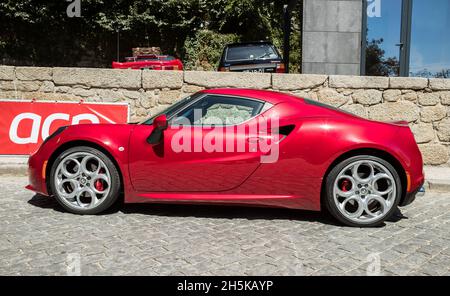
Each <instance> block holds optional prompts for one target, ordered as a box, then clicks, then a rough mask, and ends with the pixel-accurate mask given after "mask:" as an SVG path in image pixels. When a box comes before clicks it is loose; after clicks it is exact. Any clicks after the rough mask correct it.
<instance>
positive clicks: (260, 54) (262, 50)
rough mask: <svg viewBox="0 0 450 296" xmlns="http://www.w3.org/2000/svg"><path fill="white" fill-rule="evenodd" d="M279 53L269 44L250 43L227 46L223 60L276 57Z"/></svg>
mask: <svg viewBox="0 0 450 296" xmlns="http://www.w3.org/2000/svg"><path fill="white" fill-rule="evenodd" d="M278 58H279V55H278V53H277V52H276V50H275V48H274V47H273V46H272V45H270V44H250V45H243V46H231V47H228V49H227V53H226V58H225V60H226V61H228V62H230V61H245V60H259V59H278Z"/></svg>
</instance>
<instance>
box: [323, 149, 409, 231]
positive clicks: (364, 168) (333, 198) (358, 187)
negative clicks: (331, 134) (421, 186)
mask: <svg viewBox="0 0 450 296" xmlns="http://www.w3.org/2000/svg"><path fill="white" fill-rule="evenodd" d="M401 192H402V188H401V182H400V177H399V175H398V173H397V171H396V170H395V169H394V167H393V166H392V165H391V164H390V163H388V162H387V161H385V160H383V159H381V158H378V157H375V156H370V155H360V156H355V157H351V158H348V159H346V160H344V161H342V162H341V163H339V164H338V165H336V166H335V167H334V168H333V169H332V170H331V172H330V173H329V174H328V176H327V179H326V192H325V200H324V202H325V206H326V208H327V209H328V211H329V212H330V213H331V214H332V215H333V216H334V217H335V218H336V219H338V220H339V221H340V222H342V223H344V224H346V225H349V226H356V227H373V226H377V225H380V224H382V223H383V222H384V221H385V220H386V219H388V218H390V217H391V216H392V214H393V213H394V212H395V210H396V208H397V206H398V204H399V202H400V197H401Z"/></svg>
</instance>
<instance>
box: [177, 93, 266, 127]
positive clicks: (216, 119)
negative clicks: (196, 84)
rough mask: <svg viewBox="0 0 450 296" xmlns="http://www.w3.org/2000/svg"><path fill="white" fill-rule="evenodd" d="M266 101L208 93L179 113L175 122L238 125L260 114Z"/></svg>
mask: <svg viewBox="0 0 450 296" xmlns="http://www.w3.org/2000/svg"><path fill="white" fill-rule="evenodd" d="M263 106H264V103H262V102H259V101H254V100H250V99H242V98H234V97H227V96H217V95H208V96H205V97H204V98H202V99H200V100H199V101H198V102H196V103H194V104H193V105H191V106H189V107H188V108H187V109H185V110H182V111H181V112H180V113H178V114H177V115H176V116H175V118H174V120H173V121H172V123H173V124H190V125H236V124H239V123H242V122H244V121H246V120H248V119H250V118H252V117H254V116H256V115H258V114H259V113H260V112H261V110H262V108H263Z"/></svg>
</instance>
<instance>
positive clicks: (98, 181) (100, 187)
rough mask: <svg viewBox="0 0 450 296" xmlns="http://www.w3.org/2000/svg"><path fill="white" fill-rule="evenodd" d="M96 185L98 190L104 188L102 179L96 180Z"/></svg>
mask: <svg viewBox="0 0 450 296" xmlns="http://www.w3.org/2000/svg"><path fill="white" fill-rule="evenodd" d="M94 185H95V189H97V190H98V191H103V190H104V188H103V183H102V181H100V180H97V181H95V184H94Z"/></svg>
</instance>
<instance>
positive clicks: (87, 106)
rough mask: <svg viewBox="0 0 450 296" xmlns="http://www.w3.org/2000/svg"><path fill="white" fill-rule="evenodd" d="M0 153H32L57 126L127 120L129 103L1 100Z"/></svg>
mask: <svg viewBox="0 0 450 296" xmlns="http://www.w3.org/2000/svg"><path fill="white" fill-rule="evenodd" d="M0 112H1V113H0V114H1V115H0V154H10V155H29V154H31V153H33V152H34V151H36V150H37V149H38V148H39V145H40V144H41V143H42V142H43V141H44V140H45V138H47V137H48V135H51V134H52V133H53V132H54V131H55V130H56V129H58V127H61V126H65V125H73V124H86V123H113V124H115V123H126V122H127V121H128V104H113V103H105V104H103V103H84V102H80V103H78V102H42V101H12V100H11V101H8V100H5V101H0Z"/></svg>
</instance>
